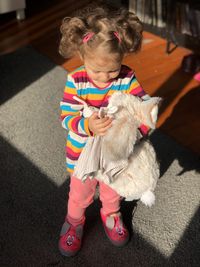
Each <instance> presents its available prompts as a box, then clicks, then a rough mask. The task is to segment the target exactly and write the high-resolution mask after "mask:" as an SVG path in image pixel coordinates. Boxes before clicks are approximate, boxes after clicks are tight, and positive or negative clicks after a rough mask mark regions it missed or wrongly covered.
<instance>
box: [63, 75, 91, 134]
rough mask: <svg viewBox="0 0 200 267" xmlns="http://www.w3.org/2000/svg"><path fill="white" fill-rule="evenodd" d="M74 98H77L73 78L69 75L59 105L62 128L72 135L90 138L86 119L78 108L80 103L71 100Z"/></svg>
mask: <svg viewBox="0 0 200 267" xmlns="http://www.w3.org/2000/svg"><path fill="white" fill-rule="evenodd" d="M74 96H76V97H77V89H76V86H75V82H74V80H73V78H72V77H71V75H68V79H67V82H66V85H65V89H64V95H63V99H62V101H61V103H60V108H61V121H62V126H63V128H65V129H67V130H70V131H73V132H74V133H77V134H81V135H83V136H90V135H91V133H90V130H89V126H88V125H89V121H88V118H84V117H83V116H82V113H81V111H80V109H82V107H80V103H79V102H78V101H77V100H75V99H74V98H73V97H74ZM79 107H80V108H79Z"/></svg>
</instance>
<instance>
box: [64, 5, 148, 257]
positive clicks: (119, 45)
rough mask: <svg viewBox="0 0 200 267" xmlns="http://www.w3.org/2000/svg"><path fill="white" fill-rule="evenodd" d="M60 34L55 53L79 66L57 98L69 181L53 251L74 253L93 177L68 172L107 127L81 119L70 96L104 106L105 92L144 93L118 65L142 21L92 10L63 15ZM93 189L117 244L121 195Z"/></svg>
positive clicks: (123, 235)
mask: <svg viewBox="0 0 200 267" xmlns="http://www.w3.org/2000/svg"><path fill="white" fill-rule="evenodd" d="M111 14H112V15H111ZM61 33H62V39H61V42H60V53H61V54H62V55H63V56H64V57H65V58H69V57H72V56H73V55H75V54H78V55H79V56H80V58H81V59H82V61H83V66H81V67H80V68H78V69H76V70H75V71H73V72H71V73H69V74H68V78H67V82H66V86H65V90H64V96H63V99H62V102H61V110H62V113H61V119H62V126H63V127H64V128H65V129H66V130H68V138H67V144H66V158H67V159H66V161H67V170H68V172H70V174H71V181H70V192H69V200H68V211H67V215H66V218H65V222H64V224H63V227H62V230H61V233H60V240H59V250H60V252H61V253H62V255H64V256H74V255H75V254H76V253H77V252H78V251H79V250H80V248H81V240H82V234H83V227H84V223H85V209H86V208H87V207H88V206H89V205H90V204H91V203H92V202H93V197H94V194H95V189H96V186H97V180H95V179H93V180H90V179H89V178H87V180H86V181H85V182H84V183H83V182H82V181H81V180H79V179H78V178H76V177H75V176H74V175H73V170H74V167H75V164H76V162H77V159H78V158H79V156H80V153H81V151H82V149H83V147H84V145H85V144H86V142H87V138H88V136H91V135H100V136H102V135H105V133H106V131H107V130H108V129H109V128H110V127H111V126H112V121H111V119H110V118H108V117H106V118H103V119H100V118H99V117H98V114H97V112H94V113H93V114H92V115H91V116H90V117H89V118H84V117H83V116H82V115H81V112H80V111H77V109H76V106H77V104H80V103H79V102H77V101H76V100H75V99H74V96H76V97H79V98H81V99H82V100H84V101H85V102H86V103H87V104H89V105H90V106H95V107H97V108H100V107H102V106H107V104H108V98H109V96H111V94H113V93H114V92H115V91H118V90H120V91H122V92H125V93H127V94H133V95H137V96H139V97H141V98H144V97H145V96H146V94H145V92H144V91H143V89H142V88H141V86H140V85H139V83H138V81H137V79H136V77H135V74H134V72H133V71H132V70H131V69H130V68H129V67H127V66H125V65H122V60H123V57H124V55H125V54H126V53H130V52H137V51H138V50H139V49H140V47H141V42H142V25H141V22H140V21H139V19H138V18H137V17H136V16H135V15H134V14H133V13H130V12H128V11H124V10H123V11H118V13H115V14H113V13H110V12H109V11H106V10H105V9H102V8H96V9H95V10H93V11H92V12H90V13H89V14H83V15H82V16H77V17H72V18H65V19H64V21H63V23H62V26H61ZM119 131H120V129H119ZM140 131H141V133H142V134H146V133H147V128H146V127H145V126H144V125H142V126H141V127H140ZM99 192H100V200H101V202H102V208H101V211H100V213H101V219H102V223H103V226H104V230H105V233H106V235H107V236H108V238H109V239H110V241H111V242H112V243H113V244H114V245H116V246H123V245H125V244H126V243H127V242H128V240H129V233H128V230H127V228H126V227H125V225H124V223H123V220H122V216H121V214H120V201H121V198H120V196H119V195H118V194H117V193H116V192H115V191H113V190H112V189H111V188H110V187H109V186H107V185H105V184H104V183H102V182H99Z"/></svg>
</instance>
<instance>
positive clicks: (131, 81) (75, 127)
mask: <svg viewBox="0 0 200 267" xmlns="http://www.w3.org/2000/svg"><path fill="white" fill-rule="evenodd" d="M116 91H122V92H124V93H127V94H133V95H136V96H139V97H141V98H144V97H145V96H147V95H146V93H145V92H144V90H143V89H142V87H141V86H140V84H139V83H138V81H137V79H136V77H135V74H134V72H133V71H132V70H131V69H130V68H129V67H127V66H125V65H122V67H121V70H120V74H119V75H118V77H117V78H115V79H114V80H113V81H112V82H110V84H108V85H107V86H106V87H105V88H98V87H97V86H96V85H95V84H94V83H93V81H92V80H91V79H90V78H89V77H88V75H87V72H86V70H85V67H84V66H81V67H80V68H78V69H76V70H75V71H73V72H71V73H69V74H68V78H67V82H66V85H65V90H64V95H63V99H62V101H61V103H60V108H61V120H62V126H63V128H65V129H67V130H68V136H67V142H66V165H67V171H68V172H70V173H72V172H73V170H74V167H75V164H76V162H77V160H78V158H79V156H80V154H81V151H82V149H83V147H84V146H85V144H86V142H87V139H88V137H89V136H91V135H92V133H91V132H90V130H89V127H88V118H84V117H83V116H82V115H81V111H80V108H78V106H79V107H80V103H79V102H77V101H76V100H74V99H73V97H74V96H78V97H79V98H81V99H83V100H84V101H85V102H87V103H88V105H90V106H94V107H97V108H100V107H105V106H107V104H108V98H109V97H110V96H111V95H112V94H113V93H114V92H116ZM140 131H141V132H142V134H146V133H147V131H148V129H147V128H146V127H145V126H144V125H142V126H141V127H140Z"/></svg>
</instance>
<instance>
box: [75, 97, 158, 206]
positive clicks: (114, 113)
mask: <svg viewBox="0 0 200 267" xmlns="http://www.w3.org/2000/svg"><path fill="white" fill-rule="evenodd" d="M76 99H77V98H76ZM77 100H78V101H79V102H81V101H82V100H80V99H77ZM160 100H161V98H159V97H151V98H149V99H148V100H145V101H142V100H141V99H140V98H138V97H136V96H133V95H130V94H125V93H121V92H116V93H114V94H113V95H112V96H111V97H110V99H109V104H108V106H107V107H106V108H100V110H99V117H104V116H111V117H112V118H113V122H112V127H111V128H110V129H109V130H108V131H107V133H106V135H105V136H102V137H98V136H97V137H89V138H93V140H92V142H91V144H94V142H93V141H95V138H97V140H98V141H97V142H98V146H100V147H101V148H100V150H101V151H100V153H101V157H100V158H99V161H101V162H102V161H103V162H104V163H106V164H107V163H111V164H116V166H118V165H120V163H122V162H123V167H122V168H121V169H120V170H117V172H116V173H115V175H113V176H112V177H111V178H109V179H108V176H107V175H105V174H106V171H105V168H106V167H105V164H100V165H98V167H97V168H98V170H95V172H93V173H87V175H88V176H90V177H92V178H93V177H95V178H96V179H97V180H99V181H102V182H104V183H106V184H108V185H109V186H110V187H111V188H112V189H114V190H115V191H116V192H117V193H118V194H119V195H121V196H122V197H124V198H125V200H127V201H131V200H137V199H140V200H141V201H142V202H143V203H144V204H145V205H147V206H151V205H152V204H154V202H155V195H154V190H155V187H156V183H157V180H158V178H159V164H158V162H157V159H156V154H155V151H154V148H153V146H152V144H151V143H150V142H149V141H147V140H143V139H141V134H140V132H139V130H138V128H139V126H140V125H141V124H144V125H146V126H148V127H149V128H151V129H154V128H155V125H156V121H157V114H158V105H159V102H160ZM81 103H82V104H83V107H84V112H85V116H90V115H91V113H92V112H93V111H94V108H90V107H88V106H87V105H86V104H85V103H83V101H82V102H81ZM86 111H87V112H86ZM140 139H141V140H140ZM86 145H87V144H86ZM86 149H87V148H86ZM82 153H83V158H84V150H83V151H82ZM82 153H81V156H80V157H82ZM86 158H88V155H86V157H85V158H84V160H83V161H82V162H81V160H82V159H81V158H80V163H79V161H78V163H77V165H78V166H77V168H75V175H76V174H79V172H76V170H78V167H79V166H80V165H81V164H83V166H85V165H84V164H86V165H87V163H85V159H86ZM102 159H103V160H102ZM90 160H91V159H89V161H88V165H89V164H91V162H90ZM78 176H79V175H78ZM78 178H79V177H78ZM80 179H81V177H80Z"/></svg>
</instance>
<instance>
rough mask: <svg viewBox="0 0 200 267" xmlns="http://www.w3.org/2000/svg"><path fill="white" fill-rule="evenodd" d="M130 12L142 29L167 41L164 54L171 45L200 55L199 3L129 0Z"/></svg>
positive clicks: (174, 0) (172, 0) (169, 0)
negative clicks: (140, 22)
mask: <svg viewBox="0 0 200 267" xmlns="http://www.w3.org/2000/svg"><path fill="white" fill-rule="evenodd" d="M129 10H130V11H133V12H135V13H136V14H137V16H138V17H139V18H140V19H141V21H142V22H143V23H144V29H145V30H147V31H150V32H153V33H155V34H158V35H160V36H162V37H164V38H166V39H167V43H166V51H167V53H170V51H171V48H170V45H171V43H173V44H174V45H175V46H178V45H180V46H184V47H186V48H189V49H192V50H193V51H194V52H196V53H198V54H199V53H200V51H199V50H200V49H199V48H200V1H195V0H193V1H184V0H182V1H181V0H177V1H176V0H129Z"/></svg>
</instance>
